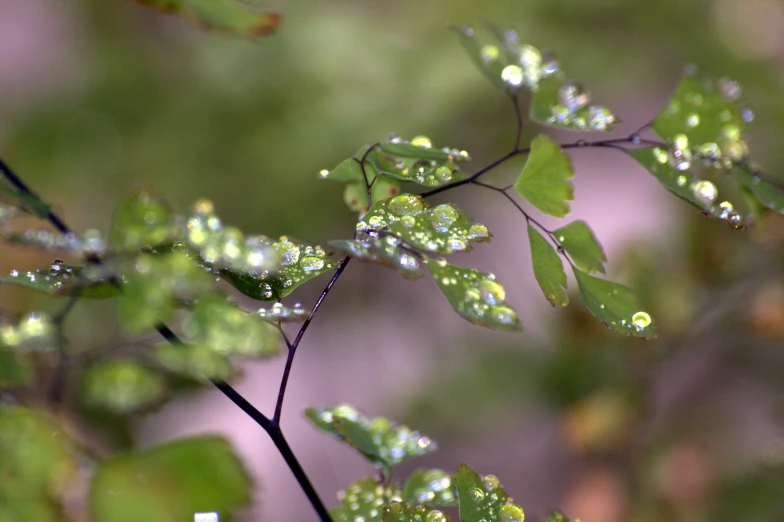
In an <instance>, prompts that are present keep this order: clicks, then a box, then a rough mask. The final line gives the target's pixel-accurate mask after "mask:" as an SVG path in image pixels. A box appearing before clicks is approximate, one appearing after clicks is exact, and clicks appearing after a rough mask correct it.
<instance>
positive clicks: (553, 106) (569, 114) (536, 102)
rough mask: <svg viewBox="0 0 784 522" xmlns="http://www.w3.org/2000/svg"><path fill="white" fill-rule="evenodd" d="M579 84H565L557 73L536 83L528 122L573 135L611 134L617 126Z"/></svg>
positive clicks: (613, 119) (615, 120)
mask: <svg viewBox="0 0 784 522" xmlns="http://www.w3.org/2000/svg"><path fill="white" fill-rule="evenodd" d="M590 101H591V98H590V95H589V94H588V91H587V90H586V89H585V87H583V86H582V84H580V83H577V82H572V81H567V80H566V76H565V75H564V74H563V73H561V72H559V73H556V74H553V75H551V76H549V77H547V78H543V79H542V80H541V81H540V82H539V88H538V89H537V90H536V92H534V95H533V97H532V98H531V109H530V117H531V120H533V121H535V122H536V123H540V124H542V125H548V126H550V127H558V128H559V129H565V130H572V131H581V132H587V131H599V132H610V131H612V130H613V127H614V126H615V125H618V124H619V123H620V120H619V119H618V117H617V116H615V114H613V112H612V111H611V110H610V109H608V108H607V107H604V106H601V105H593V104H591V103H590Z"/></svg>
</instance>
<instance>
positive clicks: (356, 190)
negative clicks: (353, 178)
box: [343, 181, 368, 214]
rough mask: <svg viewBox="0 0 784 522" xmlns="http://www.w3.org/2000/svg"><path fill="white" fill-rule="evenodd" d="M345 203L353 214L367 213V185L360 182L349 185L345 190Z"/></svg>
mask: <svg viewBox="0 0 784 522" xmlns="http://www.w3.org/2000/svg"><path fill="white" fill-rule="evenodd" d="M343 202H344V203H345V204H346V206H347V207H348V208H349V210H351V211H352V212H359V213H360V214H361V213H363V212H367V210H368V198H367V187H366V186H365V183H364V182H362V181H360V182H358V183H349V184H348V185H346V187H345V188H344V189H343Z"/></svg>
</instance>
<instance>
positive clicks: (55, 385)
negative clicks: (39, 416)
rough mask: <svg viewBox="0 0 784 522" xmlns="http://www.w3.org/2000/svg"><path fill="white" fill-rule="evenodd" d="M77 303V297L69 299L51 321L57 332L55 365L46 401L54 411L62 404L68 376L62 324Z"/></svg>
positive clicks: (67, 361)
mask: <svg viewBox="0 0 784 522" xmlns="http://www.w3.org/2000/svg"><path fill="white" fill-rule="evenodd" d="M78 301H79V298H78V297H70V298H69V299H68V302H67V303H65V306H64V307H63V309H62V310H60V311H59V312H58V313H57V315H56V316H55V317H54V318H53V319H52V322H53V323H54V327H55V331H56V332H57V365H56V366H55V368H54V376H53V377H52V383H51V385H50V387H49V394H48V396H47V400H48V401H49V404H50V406H51V407H52V409H56V408H57V407H58V406H60V404H61V403H62V400H63V396H64V395H65V386H66V377H67V376H68V365H69V364H70V357H68V354H67V353H65V336H64V335H63V322H64V321H65V319H66V317H68V314H70V313H71V310H73V308H74V306H76V303H77V302H78Z"/></svg>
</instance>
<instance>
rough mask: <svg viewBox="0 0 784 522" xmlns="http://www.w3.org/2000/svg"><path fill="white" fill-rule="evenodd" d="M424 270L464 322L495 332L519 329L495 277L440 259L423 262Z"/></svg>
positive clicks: (520, 326) (515, 317)
mask: <svg viewBox="0 0 784 522" xmlns="http://www.w3.org/2000/svg"><path fill="white" fill-rule="evenodd" d="M425 267H426V268H427V270H428V271H429V272H430V275H432V276H433V279H435V281H436V284H437V285H438V287H439V288H440V289H441V292H443V293H444V296H445V297H446V299H447V301H449V304H451V305H452V308H454V309H455V311H456V312H457V313H458V314H460V315H461V316H462V317H463V318H464V319H466V320H467V321H469V322H471V323H474V324H476V325H479V326H484V327H485V328H491V329H494V330H505V331H514V330H520V329H522V325H521V324H520V320H519V318H518V317H517V312H515V311H514V309H513V308H512V307H510V306H509V305H508V304H507V302H506V291H505V290H504V287H503V286H501V285H500V284H499V283H498V282H497V281H496V280H495V276H494V275H492V274H486V273H484V272H480V271H479V270H474V269H472V268H462V267H459V266H455V265H450V264H449V263H447V262H446V261H444V260H443V259H426V260H425Z"/></svg>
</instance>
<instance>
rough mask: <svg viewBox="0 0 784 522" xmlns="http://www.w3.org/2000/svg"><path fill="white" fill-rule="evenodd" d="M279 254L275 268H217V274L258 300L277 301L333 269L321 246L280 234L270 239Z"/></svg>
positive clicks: (331, 262) (332, 264)
mask: <svg viewBox="0 0 784 522" xmlns="http://www.w3.org/2000/svg"><path fill="white" fill-rule="evenodd" d="M271 244H272V246H273V248H274V249H275V251H276V252H277V255H278V258H279V268H278V270H277V271H274V272H273V271H267V272H260V273H239V272H237V271H234V270H231V269H220V270H219V272H218V273H219V274H220V276H221V277H222V278H223V279H224V280H226V282H228V283H229V284H231V285H232V286H233V287H235V288H236V289H237V290H239V291H240V292H242V293H243V294H245V295H246V296H248V297H251V298H253V299H257V300H259V301H279V300H280V299H282V298H284V297H286V296H287V295H289V294H290V293H291V292H293V291H294V290H295V289H296V288H297V287H299V286H300V285H303V284H305V283H307V282H308V281H310V280H311V279H313V278H314V277H318V276H319V275H321V274H324V273H326V272H330V271H332V270H334V269H335V266H336V265H335V263H334V262H333V261H332V260H330V259H329V258H328V256H329V255H328V253H327V252H325V251H324V249H323V248H321V247H320V246H315V247H314V246H310V245H308V244H306V243H303V242H302V241H298V240H296V239H293V238H290V237H287V236H281V237H280V238H279V239H278V240H277V241H274V242H272V243H271Z"/></svg>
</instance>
